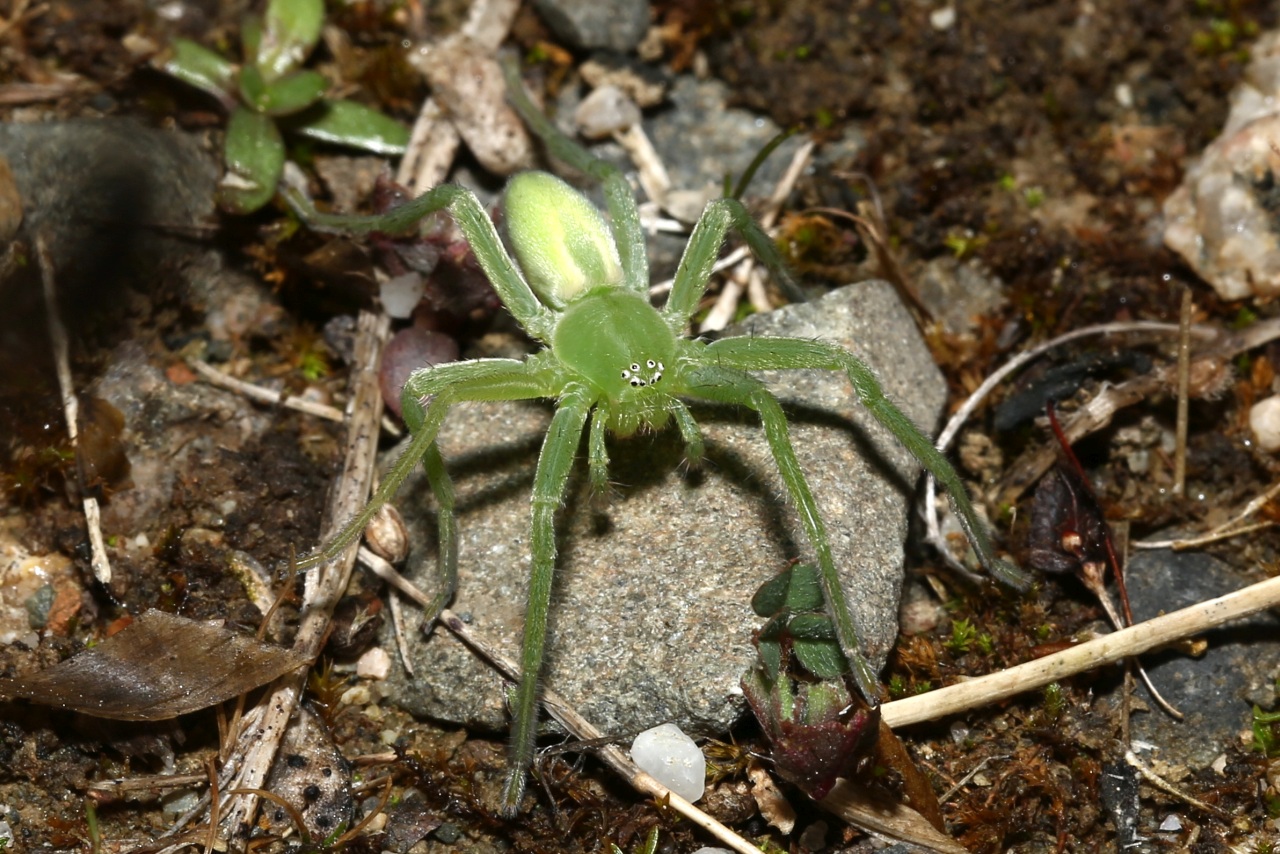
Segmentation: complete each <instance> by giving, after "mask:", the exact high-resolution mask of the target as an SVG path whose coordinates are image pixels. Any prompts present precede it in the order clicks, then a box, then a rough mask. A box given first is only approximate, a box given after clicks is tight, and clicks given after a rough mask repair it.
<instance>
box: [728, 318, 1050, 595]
mask: <svg viewBox="0 0 1280 854" xmlns="http://www.w3.org/2000/svg"><path fill="white" fill-rule="evenodd" d="M706 358H707V359H708V360H711V361H713V362H714V363H715V364H717V365H722V366H724V367H732V368H739V369H741V370H746V371H769V370H780V369H790V368H818V369H821V370H828V371H844V372H845V373H846V374H847V375H848V377H849V381H850V382H851V383H852V384H853V390H854V393H855V394H857V396H858V400H859V401H861V403H862V404H863V405H864V406H865V407H867V409H868V410H870V412H871V414H872V415H873V416H875V418H876V420H877V421H879V422H880V423H881V424H883V425H884V426H885V427H886V428H887V429H888V430H889V431H890V432H891V433H893V435H894V436H895V437H897V439H898V441H899V442H901V443H902V446H903V447H905V448H906V449H907V450H908V451H910V452H911V454H912V455H913V456H914V457H915V458H916V459H917V460H918V461H919V462H920V465H922V466H924V468H925V469H926V470H927V471H929V472H930V473H931V474H932V475H933V476H934V477H935V478H937V479H938V481H939V482H941V483H942V484H943V485H944V486H945V487H946V488H947V492H948V493H949V494H950V496H951V504H952V506H953V507H954V508H955V510H956V516H957V518H958V519H959V520H960V526H961V527H962V528H963V529H964V532H965V534H966V536H968V538H969V542H970V543H971V544H972V545H973V550H974V551H975V552H976V553H977V555H978V560H980V561H981V562H982V565H983V566H985V567H986V568H987V570H988V571H989V572H990V573H991V574H992V575H994V576H995V577H996V578H998V579H999V580H1000V581H1003V582H1004V583H1005V584H1008V585H1009V586H1010V587H1014V588H1016V589H1018V590H1026V589H1027V588H1028V587H1030V586H1031V579H1030V578H1028V577H1027V575H1026V574H1025V573H1023V572H1022V571H1021V570H1020V569H1018V568H1017V567H1016V566H1014V565H1013V564H1012V563H1010V562H1009V561H1007V560H1001V559H1000V558H998V557H996V552H995V548H994V547H993V546H992V544H991V538H990V536H989V535H988V533H987V528H986V526H985V525H984V524H983V523H982V521H981V520H980V519H979V518H978V514H977V512H976V511H975V510H974V509H973V504H972V503H971V502H970V501H969V492H968V490H966V489H965V486H964V483H963V482H962V481H961V480H960V475H959V474H957V473H956V470H955V469H954V468H953V467H952V466H951V463H950V462H948V460H947V458H946V457H945V456H943V455H942V454H941V453H940V452H939V451H938V449H937V448H935V447H934V446H933V441H932V440H931V439H929V437H928V436H926V435H925V434H924V433H923V432H922V431H921V430H920V428H919V427H917V426H916V425H915V424H914V423H913V422H912V421H911V419H910V418H908V417H907V416H906V415H904V414H903V412H902V410H901V409H899V408H898V407H897V406H895V405H894V404H893V402H892V401H890V400H889V399H888V398H887V397H885V394H884V389H882V388H881V387H880V381H879V380H877V379H876V376H875V374H874V373H873V372H872V371H871V369H870V368H868V367H867V366H866V364H864V363H863V362H862V361H861V360H860V359H858V358H857V357H856V356H854V355H853V354H852V353H849V352H848V351H847V350H845V349H844V348H843V347H838V346H836V345H834V344H831V343H828V342H826V341H811V340H808V339H803V338H748V337H741V338H725V339H722V340H720V341H714V342H712V343H711V344H709V345H707V352H706Z"/></svg>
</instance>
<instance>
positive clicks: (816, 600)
mask: <svg viewBox="0 0 1280 854" xmlns="http://www.w3.org/2000/svg"><path fill="white" fill-rule="evenodd" d="M825 601H826V600H825V599H824V598H823V596H822V580H821V578H819V577H818V568H817V567H816V566H814V565H813V564H811V563H798V564H796V565H795V566H793V567H792V568H791V584H790V585H789V586H788V587H787V607H788V608H790V609H791V610H792V611H821V610H822V606H823V603H824V602H825Z"/></svg>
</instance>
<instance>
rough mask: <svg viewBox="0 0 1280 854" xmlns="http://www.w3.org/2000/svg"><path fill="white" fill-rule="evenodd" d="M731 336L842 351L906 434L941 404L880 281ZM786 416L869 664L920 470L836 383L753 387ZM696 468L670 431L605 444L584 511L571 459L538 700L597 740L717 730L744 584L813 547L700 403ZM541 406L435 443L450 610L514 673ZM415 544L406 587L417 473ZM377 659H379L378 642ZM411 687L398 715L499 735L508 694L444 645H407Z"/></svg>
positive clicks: (738, 439) (783, 500) (755, 451)
mask: <svg viewBox="0 0 1280 854" xmlns="http://www.w3.org/2000/svg"><path fill="white" fill-rule="evenodd" d="M738 332H739V334H752V335H792V336H799V337H806V338H824V339H827V340H832V341H836V342H838V343H840V344H842V345H843V346H845V347H847V348H849V349H850V350H851V351H852V352H854V353H856V354H857V355H859V356H860V357H861V358H862V359H864V360H865V361H866V362H867V363H868V364H870V365H871V366H872V368H873V369H874V370H875V371H876V372H877V373H878V374H879V375H880V377H881V378H882V379H883V381H884V382H885V385H886V388H887V390H888V392H889V395H890V397H891V398H893V399H894V400H895V401H897V402H898V403H899V405H900V406H902V408H903V409H904V410H905V411H906V412H907V414H908V415H910V416H911V417H912V418H913V419H914V420H915V421H916V422H917V423H920V424H925V425H929V426H930V427H931V426H932V425H933V424H934V423H935V422H936V420H937V418H938V417H939V414H940V409H941V406H942V405H943V401H944V396H945V388H944V385H943V381H942V378H941V376H940V375H939V373H938V371H937V368H936V366H935V365H934V364H933V362H932V360H931V358H930V356H929V353H928V351H927V349H926V348H925V346H924V344H923V342H922V341H921V339H920V336H919V334H918V333H917V331H916V329H915V326H914V324H913V323H912V321H911V318H910V316H909V315H908V313H907V312H906V311H905V310H904V309H903V308H902V306H901V305H900V304H899V302H898V299H897V297H896V296H895V295H894V293H893V290H892V289H891V288H890V286H889V285H887V284H885V283H883V282H868V283H865V284H861V285H856V286H852V287H849V288H845V289H842V290H840V291H836V292H834V293H832V294H830V295H828V296H826V297H825V298H823V299H821V300H818V301H816V302H812V303H808V304H805V305H796V306H789V307H787V308H784V309H781V310H779V311H776V312H773V313H771V314H769V315H762V316H757V317H753V318H751V319H750V321H749V322H748V323H747V324H746V326H745V330H738ZM763 379H764V380H765V381H766V382H767V383H768V384H769V386H770V388H771V389H773V390H774V391H775V393H777V394H778V395H779V396H780V397H781V398H783V399H784V402H785V403H786V406H787V409H788V412H789V414H790V417H791V419H792V421H791V423H792V428H793V439H794V442H795V445H796V450H797V454H798V456H799V459H800V462H801V465H802V466H803V467H804V470H805V472H806V474H807V475H808V477H809V479H810V483H811V486H812V488H813V492H814V494H815V496H816V497H817V500H818V503H819V506H820V508H821V511H822V513H823V515H824V517H825V519H826V522H827V525H828V528H829V531H830V538H831V543H832V547H833V551H834V553H835V557H836V561H837V565H838V566H839V567H840V568H841V569H842V570H843V572H844V573H845V578H846V582H845V589H846V591H847V593H848V596H849V598H850V601H851V602H852V603H853V607H854V609H855V613H856V617H857V618H858V621H859V625H860V626H861V628H862V634H863V638H864V642H865V645H866V649H867V651H868V654H869V656H870V657H871V659H872V660H873V662H874V663H875V664H876V666H877V667H879V666H882V665H883V662H884V659H885V657H886V655H887V654H888V651H889V649H890V648H891V646H892V645H893V643H894V639H895V637H896V634H897V611H898V596H899V592H900V589H901V583H902V566H903V548H902V544H903V539H904V537H905V535H906V530H907V508H908V499H909V497H910V495H911V493H912V491H913V488H914V485H915V482H916V479H917V475H918V468H917V466H916V465H915V463H914V462H913V461H912V459H911V458H910V456H909V455H908V454H907V453H906V452H905V451H904V450H903V449H902V448H901V447H900V446H899V445H898V443H897V442H896V440H895V439H894V438H893V437H892V435H890V434H888V433H887V431H885V430H884V429H882V428H881V427H880V426H879V425H878V424H876V423H875V422H874V421H873V419H872V418H871V417H870V415H869V414H868V413H867V412H866V411H865V410H864V409H863V408H862V407H861V406H859V405H858V403H857V401H856V400H855V399H854V397H853V394H852V390H851V387H850V385H849V382H848V380H847V379H846V377H845V376H844V375H843V374H834V373H828V372H821V371H785V372H777V373H770V374H768V375H765V376H763ZM694 412H695V416H696V417H697V418H698V420H699V422H700V423H701V424H702V427H703V430H704V432H705V435H706V440H707V458H706V461H705V463H704V464H703V465H702V467H701V469H700V470H699V471H696V472H690V471H689V470H688V467H687V466H685V465H684V464H683V454H684V449H683V447H682V445H681V443H680V438H679V436H678V434H677V433H676V432H675V430H674V428H672V429H669V430H667V431H664V432H663V433H661V434H659V435H649V436H637V437H633V438H630V439H626V440H616V441H611V442H610V446H609V452H610V456H611V463H612V464H611V467H610V473H611V481H612V484H613V489H612V491H611V492H610V494H608V495H605V496H595V497H593V496H592V495H591V491H590V488H589V485H588V484H587V483H586V476H585V475H586V473H585V467H586V466H585V460H580V462H579V470H578V471H577V472H576V474H575V477H574V479H573V480H572V481H571V483H570V488H569V494H568V496H567V498H566V501H565V509H564V510H563V512H562V513H561V515H560V524H559V530H560V532H561V536H560V549H561V556H560V562H559V566H558V569H557V575H556V592H555V600H554V602H553V610H552V617H551V633H552V640H551V645H550V652H549V661H550V665H549V667H548V668H547V671H546V674H545V676H546V684H549V685H551V686H552V687H554V688H555V690H556V691H559V692H560V693H561V694H563V695H564V696H565V697H567V698H568V699H569V701H570V702H571V703H573V704H575V705H576V706H577V707H578V709H579V710H580V711H581V712H583V713H584V714H585V715H586V716H587V718H588V719H590V720H592V721H593V722H595V723H596V724H597V725H598V726H600V727H602V728H603V729H605V730H606V731H614V732H617V731H627V730H638V729H642V728H645V727H648V726H651V725H654V724H657V723H660V722H663V721H668V720H670V721H674V722H676V723H678V724H680V725H681V726H683V727H684V728H686V729H687V730H692V731H709V730H723V729H725V728H727V727H728V726H729V725H730V724H731V723H732V722H733V721H734V719H735V718H737V717H738V715H739V714H740V713H741V711H742V710H743V708H744V703H743V699H742V695H741V691H740V689H739V687H738V682H739V679H740V678H741V675H742V673H743V671H745V670H746V669H747V667H748V666H749V665H750V664H751V662H752V661H753V658H754V650H753V648H752V646H751V633H752V631H753V630H755V629H756V628H758V627H759V625H760V622H761V621H760V619H759V618H758V617H756V616H755V615H754V614H753V613H752V612H751V608H750V599H751V596H752V594H753V593H754V592H755V590H756V588H757V587H758V586H759V585H760V584H761V583H762V582H763V581H764V580H766V579H767V578H768V577H770V576H771V575H772V574H774V573H776V572H778V571H780V570H781V569H783V568H784V567H785V566H786V565H787V562H788V561H789V560H792V559H794V558H808V557H810V556H811V549H810V546H809V543H808V542H807V540H806V538H805V536H804V533H803V531H802V530H801V529H800V527H799V523H798V520H797V519H796V517H795V515H794V513H793V510H792V507H791V503H790V501H789V500H788V498H787V497H786V494H785V490H784V487H783V486H782V483H781V480H780V478H779V477H778V474H777V469H776V466H775V464H774V461H773V459H772V456H771V455H770V452H769V449H768V445H767V444H766V442H765V440H764V437H763V434H762V432H761V429H760V426H759V424H758V422H757V420H756V419H755V418H754V416H753V415H752V414H751V413H749V412H745V411H742V412H740V411H737V410H735V409H727V410H726V409H722V408H720V409H717V408H703V407H695V409H694ZM550 413H551V405H550V404H539V403H535V404H527V403H500V404H469V405H463V406H458V407H457V408H456V410H455V411H454V412H452V413H450V415H449V418H448V420H447V422H446V427H445V429H444V431H443V432H442V434H441V440H440V441H441V448H442V451H443V453H444V455H445V458H446V460H448V461H449V465H450V469H451V471H452V472H453V475H454V477H455V478H456V486H457V490H458V506H459V525H460V528H461V537H462V549H461V559H460V583H459V590H458V595H457V599H456V601H455V603H454V605H453V608H454V610H455V611H456V612H458V613H460V614H462V615H464V616H468V617H469V618H470V619H471V621H472V624H473V626H474V627H475V629H476V630H477V631H478V632H480V633H482V634H483V635H484V636H486V637H488V638H490V639H491V640H493V641H495V642H496V643H497V644H498V645H499V646H500V647H501V648H503V649H504V650H506V651H507V652H508V653H509V654H510V655H511V656H512V657H513V658H515V657H517V655H516V653H517V650H518V647H519V641H520V632H521V627H522V624H523V612H524V602H525V595H526V588H527V583H528V580H527V575H528V571H529V565H530V557H529V494H530V486H531V483H532V479H533V473H534V466H535V459H536V455H537V450H538V448H539V446H540V444H541V440H542V436H543V433H544V431H545V429H546V425H547V422H548V420H549V417H550ZM399 506H400V509H401V510H402V512H403V514H404V516H405V518H406V520H407V521H408V522H409V523H410V525H411V527H412V529H413V538H414V541H415V544H414V548H413V552H412V554H411V557H410V560H409V574H410V575H411V576H414V577H418V578H427V577H429V575H430V572H431V570H432V569H433V567H434V559H435V556H434V548H433V545H432V544H431V540H432V539H433V537H434V525H435V517H434V513H435V511H434V507H433V505H432V502H431V500H430V497H429V490H428V489H427V488H426V484H425V480H424V479H423V478H421V477H420V476H416V477H415V479H413V480H411V482H410V483H409V484H408V485H407V486H406V488H405V489H404V490H403V491H402V493H401V496H400V501H399ZM388 648H389V649H390V648H391V644H390V642H389V640H388ZM410 648H411V655H412V659H413V663H414V667H415V670H416V674H417V675H416V677H414V678H412V679H409V678H406V676H405V674H404V672H403V671H401V670H399V668H398V667H397V669H396V671H395V672H394V673H393V675H392V677H391V679H390V682H389V689H390V690H391V692H392V694H393V697H394V700H395V701H396V702H398V703H400V704H401V705H403V706H404V707H406V708H407V709H409V710H410V711H412V712H414V713H416V714H419V715H425V716H430V717H432V718H438V719H443V720H447V721H452V722H456V723H460V724H465V725H468V726H473V727H476V726H478V727H487V728H494V729H502V728H505V727H506V725H507V711H506V708H505V705H504V697H503V692H502V689H503V685H502V681H501V680H500V679H499V678H498V676H497V675H496V674H495V673H494V671H493V670H491V669H490V668H488V667H487V666H485V665H484V664H483V663H481V662H480V661H479V660H477V659H476V657H475V656H473V655H472V654H471V653H470V652H468V651H467V650H466V649H465V648H464V647H462V646H461V645H460V644H459V643H458V642H457V641H455V640H454V639H453V638H451V637H449V636H448V634H447V633H446V632H444V631H443V630H440V631H436V632H435V633H434V634H433V635H432V636H431V637H430V638H428V639H426V641H425V642H424V641H423V640H422V639H421V638H420V637H415V638H413V639H412V643H411V645H410Z"/></svg>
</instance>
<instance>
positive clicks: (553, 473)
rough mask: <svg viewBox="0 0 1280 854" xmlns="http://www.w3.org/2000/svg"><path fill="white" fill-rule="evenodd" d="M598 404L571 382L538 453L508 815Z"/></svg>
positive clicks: (516, 798) (529, 755)
mask: <svg viewBox="0 0 1280 854" xmlns="http://www.w3.org/2000/svg"><path fill="white" fill-rule="evenodd" d="M594 402H595V398H594V395H593V393H592V392H591V391H590V390H589V389H588V388H587V387H586V386H583V385H581V384H578V383H571V384H570V385H569V386H568V388H566V389H565V392H564V394H562V395H561V397H560V401H559V404H558V406H557V408H556V414H555V415H554V416H553V417H552V419H551V426H550V427H549V428H548V429H547V437H546V439H545V440H544V441H543V443H542V451H541V453H540V454H539V455H538V468H537V472H536V474H535V475H534V480H533V527H532V531H531V534H530V552H531V553H532V555H533V568H532V570H531V571H530V574H529V603H528V606H527V608H526V610H525V616H524V639H523V641H522V643H521V647H520V684H519V685H518V686H517V687H516V693H515V699H514V702H513V708H512V718H513V723H512V727H511V752H510V759H509V763H510V768H509V769H508V772H507V774H508V776H507V781H506V784H505V785H504V787H503V796H502V811H503V812H504V813H505V814H506V815H508V816H511V815H515V813H516V811H517V810H518V809H519V807H520V797H521V796H522V795H523V794H524V787H525V777H526V775H527V773H528V770H529V766H530V765H531V764H532V763H533V748H534V739H535V737H536V736H537V719H538V708H537V700H538V676H539V674H540V672H541V670H542V659H543V653H544V651H545V647H546V642H547V613H548V611H549V610H550V606H551V586H552V580H553V577H554V575H555V565H556V532H555V515H556V510H557V509H559V507H560V504H561V502H562V501H563V499H564V490H565V484H566V483H567V481H568V479H569V470H570V469H571V468H572V467H573V459H574V456H575V455H576V454H577V451H578V443H579V442H580V441H581V439H582V429H583V427H584V425H585V424H586V422H587V415H588V413H589V412H590V411H591V407H592V405H593V404H594Z"/></svg>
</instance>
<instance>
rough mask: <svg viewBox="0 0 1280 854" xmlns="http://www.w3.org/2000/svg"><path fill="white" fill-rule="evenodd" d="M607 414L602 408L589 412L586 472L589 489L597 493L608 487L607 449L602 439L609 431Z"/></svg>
mask: <svg viewBox="0 0 1280 854" xmlns="http://www.w3.org/2000/svg"><path fill="white" fill-rule="evenodd" d="M608 421H609V419H608V416H607V415H606V413H605V411H604V409H602V408H597V409H596V411H595V412H593V413H591V437H590V441H589V444H588V446H587V472H588V475H589V477H590V479H591V489H592V491H593V492H595V493H596V494H597V495H599V494H601V493H603V492H604V491H605V490H606V489H608V487H609V449H608V448H607V447H606V446H605V443H604V440H605V437H606V436H607V435H608V433H609V424H608Z"/></svg>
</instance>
